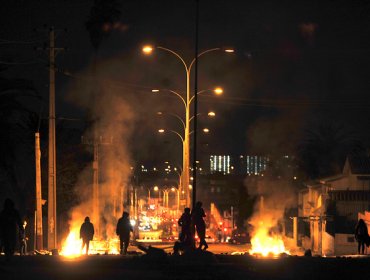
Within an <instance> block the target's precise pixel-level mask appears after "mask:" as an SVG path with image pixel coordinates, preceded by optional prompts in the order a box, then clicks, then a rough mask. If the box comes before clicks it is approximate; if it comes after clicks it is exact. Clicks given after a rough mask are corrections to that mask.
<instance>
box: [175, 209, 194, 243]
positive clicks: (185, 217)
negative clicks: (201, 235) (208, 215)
mask: <svg viewBox="0 0 370 280" xmlns="http://www.w3.org/2000/svg"><path fill="white" fill-rule="evenodd" d="M177 223H178V225H179V226H181V232H180V236H179V240H180V241H181V242H184V241H185V240H187V239H189V238H191V214H190V208H188V207H186V208H185V209H184V213H182V215H181V217H180V219H179V220H178V222H177Z"/></svg>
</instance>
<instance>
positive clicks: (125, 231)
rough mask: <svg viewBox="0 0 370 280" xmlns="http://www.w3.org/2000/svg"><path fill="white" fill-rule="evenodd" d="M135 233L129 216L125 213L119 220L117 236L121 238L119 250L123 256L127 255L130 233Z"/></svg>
mask: <svg viewBox="0 0 370 280" xmlns="http://www.w3.org/2000/svg"><path fill="white" fill-rule="evenodd" d="M133 231H134V230H133V228H132V225H131V222H130V219H129V214H128V213H127V212H126V211H124V212H123V213H122V217H121V218H119V219H118V222H117V227H116V234H117V235H118V236H119V248H120V254H121V255H126V254H127V248H128V245H129V243H130V232H133ZM123 244H124V246H123Z"/></svg>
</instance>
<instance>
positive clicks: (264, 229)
mask: <svg viewBox="0 0 370 280" xmlns="http://www.w3.org/2000/svg"><path fill="white" fill-rule="evenodd" d="M258 206H259V209H258V211H257V212H256V214H255V215H254V216H253V217H252V220H251V223H252V225H253V227H254V229H253V231H252V238H251V246H252V248H251V249H250V250H249V254H250V255H257V256H262V257H268V256H272V257H278V256H279V255H280V254H283V253H285V254H288V255H290V253H289V251H288V250H287V249H286V248H285V245H284V241H283V236H282V234H280V231H279V230H277V225H278V221H279V218H281V217H282V212H281V211H279V210H277V209H273V208H272V207H270V208H266V207H265V202H264V197H263V196H261V197H260V203H259V205H258ZM275 206H276V205H275Z"/></svg>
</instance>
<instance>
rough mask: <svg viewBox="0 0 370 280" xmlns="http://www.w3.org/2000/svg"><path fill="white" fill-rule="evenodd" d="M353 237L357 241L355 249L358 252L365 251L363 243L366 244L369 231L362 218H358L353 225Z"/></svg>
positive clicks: (362, 252)
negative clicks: (354, 225)
mask: <svg viewBox="0 0 370 280" xmlns="http://www.w3.org/2000/svg"><path fill="white" fill-rule="evenodd" d="M355 238H356V241H357V243H358V247H357V251H358V254H362V255H363V254H364V253H365V244H366V245H367V243H368V240H369V233H368V230H367V225H366V223H365V221H364V220H363V219H359V220H358V222H357V225H356V227H355Z"/></svg>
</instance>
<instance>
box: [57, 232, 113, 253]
mask: <svg viewBox="0 0 370 280" xmlns="http://www.w3.org/2000/svg"><path fill="white" fill-rule="evenodd" d="M81 246H82V240H81V239H79V228H78V227H75V228H72V230H71V231H70V232H69V234H68V237H67V238H66V239H65V241H64V242H63V245H62V250H61V252H60V255H62V256H64V257H67V258H78V257H80V256H82V255H83V254H85V252H86V248H83V250H82V248H81ZM88 254H90V255H96V254H111V255H118V254H119V240H118V238H108V239H107V240H92V241H90V248H89V252H88Z"/></svg>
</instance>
